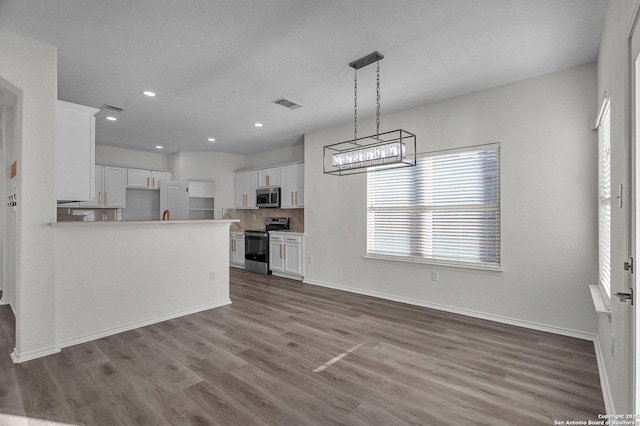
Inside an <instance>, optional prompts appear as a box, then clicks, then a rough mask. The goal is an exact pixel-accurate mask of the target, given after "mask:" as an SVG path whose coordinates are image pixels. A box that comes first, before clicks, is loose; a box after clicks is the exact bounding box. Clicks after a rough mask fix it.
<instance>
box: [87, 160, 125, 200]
mask: <svg viewBox="0 0 640 426" xmlns="http://www.w3.org/2000/svg"><path fill="white" fill-rule="evenodd" d="M94 176H95V179H94V184H95V189H94V192H95V196H94V198H93V199H92V200H91V201H83V202H81V203H80V207H93V208H122V207H126V202H127V197H126V195H125V176H126V169H124V168H122V167H113V166H95V167H94Z"/></svg>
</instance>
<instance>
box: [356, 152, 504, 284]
mask: <svg viewBox="0 0 640 426" xmlns="http://www.w3.org/2000/svg"><path fill="white" fill-rule="evenodd" d="M501 149H502V144H501V143H500V142H492V143H486V144H479V145H472V146H466V147H459V148H450V149H444V150H438V151H430V152H422V153H419V154H418V160H417V161H418V163H420V160H421V159H422V160H424V159H425V158H428V157H437V156H445V155H451V154H456V153H466V152H467V153H471V152H474V151H482V150H495V151H496V155H497V164H496V173H497V183H496V188H497V190H498V194H497V200H498V201H497V209H494V210H493V211H495V212H496V213H497V215H498V219H497V229H498V233H499V235H498V238H497V239H496V240H495V241H496V243H497V245H498V255H497V258H498V262H496V263H491V262H480V261H479V262H467V261H461V260H445V259H437V258H431V257H418V256H410V255H398V256H395V255H391V254H386V253H375V252H369V232H370V229H369V226H370V225H369V214H370V204H369V194H368V192H369V185H370V183H369V179H367V208H366V211H367V218H366V221H367V246H366V247H365V254H364V256H363V257H364V258H365V259H367V260H373V261H384V262H394V263H401V264H409V265H415V266H425V267H438V268H440V269H453V270H460V271H468V272H476V273H478V272H479V273H486V274H496V273H497V274H501V273H502V272H504V269H503V267H504V264H503V258H502V252H503V250H502V248H503V241H502V240H503V226H502V158H501V157H502V154H501ZM411 169H413V167H411ZM374 173H376V172H374ZM459 205H464V204H463V203H460V204H459ZM481 210H482V209H481V208H480V209H474V210H473V211H475V212H479V211H481ZM432 211H434V210H432ZM461 211H463V210H461ZM432 224H433V223H432V222H429V223H428V224H426V225H427V226H431V225H432Z"/></svg>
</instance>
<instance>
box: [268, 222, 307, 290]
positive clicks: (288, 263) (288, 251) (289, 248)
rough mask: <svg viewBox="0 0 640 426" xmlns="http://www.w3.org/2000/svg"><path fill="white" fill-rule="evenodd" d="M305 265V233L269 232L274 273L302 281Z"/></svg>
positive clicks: (270, 255)
mask: <svg viewBox="0 0 640 426" xmlns="http://www.w3.org/2000/svg"><path fill="white" fill-rule="evenodd" d="M303 266H304V235H303V234H299V233H293V232H281V233H280V232H269V268H270V269H271V272H272V273H273V275H277V276H281V277H286V278H292V279H296V280H300V281H302V278H303V277H304V269H303Z"/></svg>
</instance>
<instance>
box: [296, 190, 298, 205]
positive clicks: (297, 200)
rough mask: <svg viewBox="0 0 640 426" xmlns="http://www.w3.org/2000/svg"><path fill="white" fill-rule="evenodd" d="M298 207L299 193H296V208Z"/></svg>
mask: <svg viewBox="0 0 640 426" xmlns="http://www.w3.org/2000/svg"><path fill="white" fill-rule="evenodd" d="M297 205H298V191H296V206H297Z"/></svg>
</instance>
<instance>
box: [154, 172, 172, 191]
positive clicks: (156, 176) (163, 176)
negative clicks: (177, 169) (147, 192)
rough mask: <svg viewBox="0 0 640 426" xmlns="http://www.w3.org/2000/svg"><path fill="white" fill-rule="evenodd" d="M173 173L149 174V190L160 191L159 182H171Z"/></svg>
mask: <svg viewBox="0 0 640 426" xmlns="http://www.w3.org/2000/svg"><path fill="white" fill-rule="evenodd" d="M172 177H173V173H171V172H151V185H150V188H153V189H160V181H161V180H171V178H172Z"/></svg>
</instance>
